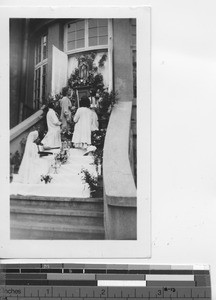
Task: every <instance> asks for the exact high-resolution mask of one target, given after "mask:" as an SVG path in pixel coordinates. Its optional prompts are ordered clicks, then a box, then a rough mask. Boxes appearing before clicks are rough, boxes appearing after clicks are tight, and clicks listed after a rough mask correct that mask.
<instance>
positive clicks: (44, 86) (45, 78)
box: [42, 65, 47, 103]
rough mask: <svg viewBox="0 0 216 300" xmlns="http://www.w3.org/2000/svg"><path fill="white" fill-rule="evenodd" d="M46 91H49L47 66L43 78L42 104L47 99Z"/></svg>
mask: <svg viewBox="0 0 216 300" xmlns="http://www.w3.org/2000/svg"><path fill="white" fill-rule="evenodd" d="M46 89H47V65H43V76H42V103H44V102H45V99H46Z"/></svg>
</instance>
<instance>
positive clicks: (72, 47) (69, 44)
mask: <svg viewBox="0 0 216 300" xmlns="http://www.w3.org/2000/svg"><path fill="white" fill-rule="evenodd" d="M73 49H75V41H73V42H69V43H68V50H73Z"/></svg>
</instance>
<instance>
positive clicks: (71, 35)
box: [68, 32, 76, 42]
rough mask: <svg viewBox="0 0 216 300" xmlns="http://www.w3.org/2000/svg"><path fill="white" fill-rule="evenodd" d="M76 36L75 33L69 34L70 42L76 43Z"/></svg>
mask: <svg viewBox="0 0 216 300" xmlns="http://www.w3.org/2000/svg"><path fill="white" fill-rule="evenodd" d="M75 39H76V35H75V32H70V33H68V42H71V41H75Z"/></svg>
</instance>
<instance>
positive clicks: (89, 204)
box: [10, 195, 103, 211]
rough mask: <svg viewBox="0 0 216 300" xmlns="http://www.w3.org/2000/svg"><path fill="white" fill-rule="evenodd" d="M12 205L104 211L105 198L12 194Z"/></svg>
mask: <svg viewBox="0 0 216 300" xmlns="http://www.w3.org/2000/svg"><path fill="white" fill-rule="evenodd" d="M10 203H11V207H13V206H19V207H32V208H33V207H35V208H47V209H49V208H52V209H55V208H56V209H64V208H67V209H76V210H77V209H80V210H81V209H82V210H91V211H103V198H68V197H43V196H21V195H11V196H10Z"/></svg>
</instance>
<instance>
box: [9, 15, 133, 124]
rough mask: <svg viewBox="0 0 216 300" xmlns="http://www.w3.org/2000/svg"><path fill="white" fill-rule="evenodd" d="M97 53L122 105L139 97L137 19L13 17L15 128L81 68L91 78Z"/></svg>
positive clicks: (107, 82) (12, 107)
mask: <svg viewBox="0 0 216 300" xmlns="http://www.w3.org/2000/svg"><path fill="white" fill-rule="evenodd" d="M92 53H93V54H94V55H93V56H92V57H93V59H92V62H91V63H92V65H93V68H95V69H94V71H95V72H96V73H100V74H102V76H103V84H104V86H105V87H106V88H107V89H108V90H109V91H111V90H113V89H114V90H116V91H118V95H119V100H120V101H132V100H134V99H136V20H135V19H11V20H10V128H13V127H14V126H16V125H17V124H19V123H21V122H22V121H23V120H25V119H26V118H27V117H29V116H30V115H32V114H33V113H34V112H36V111H37V110H38V109H40V108H41V106H42V105H43V104H45V103H46V100H47V98H48V96H54V95H55V94H58V93H59V92H61V89H62V87H64V86H65V85H67V84H68V79H69V78H70V76H71V74H73V72H74V71H75V69H78V70H79V76H80V77H81V78H82V76H83V78H85V77H86V73H87V74H88V72H89V69H88V68H89V63H88V65H87V64H86V63H85V62H86V61H87V60H88V58H89V57H90V56H91V55H92ZM83 55H84V56H85V58H87V59H86V60H85V61H84V62H80V57H81V56H83ZM87 62H88V61H87ZM90 88H91V86H89V85H88V84H86V86H85V87H84V86H83V85H82V88H80V89H78V93H79V96H81V95H82V93H85V92H86V93H88V92H89V89H90Z"/></svg>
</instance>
